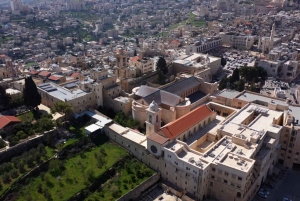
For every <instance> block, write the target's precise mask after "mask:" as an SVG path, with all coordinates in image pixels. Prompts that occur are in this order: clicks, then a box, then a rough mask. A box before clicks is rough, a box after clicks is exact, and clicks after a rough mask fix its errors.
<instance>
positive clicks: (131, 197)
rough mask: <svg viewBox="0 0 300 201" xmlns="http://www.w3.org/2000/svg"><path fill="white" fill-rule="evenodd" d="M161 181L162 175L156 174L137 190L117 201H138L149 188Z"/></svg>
mask: <svg viewBox="0 0 300 201" xmlns="http://www.w3.org/2000/svg"><path fill="white" fill-rule="evenodd" d="M159 179H160V173H155V174H154V175H152V176H151V177H150V178H149V179H147V180H146V181H144V182H143V183H141V184H140V185H139V186H137V187H136V188H134V189H132V190H131V191H129V192H128V193H127V194H125V195H123V196H122V197H120V198H119V199H117V201H127V200H137V199H138V198H139V197H140V196H141V195H142V194H143V193H144V192H145V191H146V190H147V189H148V188H150V187H151V186H153V185H155V184H156V183H157V182H158V181H159Z"/></svg>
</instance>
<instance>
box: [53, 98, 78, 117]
mask: <svg viewBox="0 0 300 201" xmlns="http://www.w3.org/2000/svg"><path fill="white" fill-rule="evenodd" d="M51 112H52V113H55V112H60V113H63V114H64V115H65V120H66V118H67V116H69V115H71V114H72V113H73V108H72V105H71V104H70V103H67V102H63V101H58V102H56V103H55V104H54V106H53V108H51Z"/></svg>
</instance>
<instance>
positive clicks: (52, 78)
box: [48, 75, 60, 81]
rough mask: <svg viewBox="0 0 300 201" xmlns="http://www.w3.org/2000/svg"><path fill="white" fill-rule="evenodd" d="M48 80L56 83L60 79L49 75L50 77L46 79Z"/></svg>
mask: <svg viewBox="0 0 300 201" xmlns="http://www.w3.org/2000/svg"><path fill="white" fill-rule="evenodd" d="M48 79H49V80H53V81H57V80H59V79H60V78H59V77H56V76H54V75H51V76H50V77H48Z"/></svg>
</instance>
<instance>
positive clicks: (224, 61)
mask: <svg viewBox="0 0 300 201" xmlns="http://www.w3.org/2000/svg"><path fill="white" fill-rule="evenodd" d="M226 64H227V60H226V59H225V58H224V57H221V65H222V66H226Z"/></svg>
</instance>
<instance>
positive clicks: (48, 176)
mask: <svg viewBox="0 0 300 201" xmlns="http://www.w3.org/2000/svg"><path fill="white" fill-rule="evenodd" d="M101 140H102V142H103V141H105V143H102V144H101V145H99V146H96V145H95V144H93V143H92V142H90V141H89V140H87V142H86V143H84V145H83V146H82V147H81V148H79V145H78V144H80V143H81V142H78V143H77V144H74V145H72V146H69V147H68V150H69V151H68V153H67V155H66V153H64V154H62V155H61V156H60V157H64V158H57V159H52V160H51V161H50V163H49V165H47V166H46V167H43V170H41V172H40V173H39V174H38V175H36V176H35V177H30V178H28V179H27V180H26V183H25V185H22V187H20V189H19V190H18V192H15V193H17V195H15V197H17V200H45V199H47V200H68V199H70V198H71V197H72V196H74V195H76V194H77V193H78V192H79V191H81V190H82V189H84V188H86V187H87V186H89V185H90V184H91V183H92V182H93V181H94V180H95V179H96V178H97V177H99V176H100V175H101V174H103V173H104V172H105V171H107V170H108V169H109V168H110V167H111V166H113V165H114V164H115V163H116V162H118V161H119V160H121V159H122V158H124V157H125V156H126V155H127V154H128V153H127V151H126V150H124V149H123V148H121V147H119V146H116V145H115V144H113V143H111V142H108V141H107V139H104V138H102V139H101ZM81 144H82V143H81ZM63 152H65V151H63ZM70 186H72V188H70Z"/></svg>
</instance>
